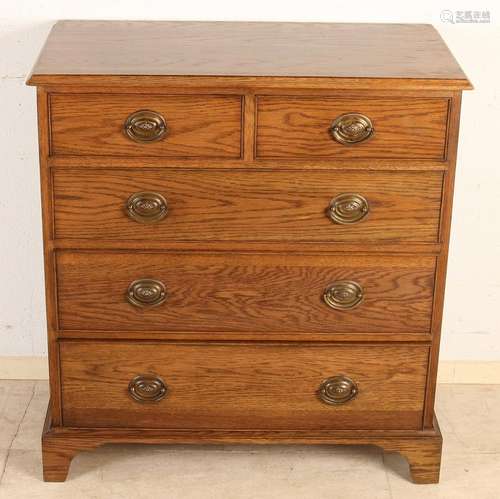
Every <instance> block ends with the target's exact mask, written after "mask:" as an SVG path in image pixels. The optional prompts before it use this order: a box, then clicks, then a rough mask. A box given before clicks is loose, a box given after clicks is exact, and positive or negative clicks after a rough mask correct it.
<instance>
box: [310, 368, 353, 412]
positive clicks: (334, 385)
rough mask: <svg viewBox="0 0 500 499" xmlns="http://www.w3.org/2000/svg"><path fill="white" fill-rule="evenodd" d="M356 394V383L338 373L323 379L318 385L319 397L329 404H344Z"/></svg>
mask: <svg viewBox="0 0 500 499" xmlns="http://www.w3.org/2000/svg"><path fill="white" fill-rule="evenodd" d="M357 394H358V385H357V384H356V383H355V382H354V381H353V380H352V379H350V378H348V377H347V376H343V375H339V376H333V377H331V378H327V379H325V380H324V381H323V382H322V383H321V385H320V386H319V390H318V395H319V398H320V399H321V400H322V401H323V402H324V403H325V404H330V405H337V404H345V403H346V402H349V400H352V399H353V398H354V397H356V395H357Z"/></svg>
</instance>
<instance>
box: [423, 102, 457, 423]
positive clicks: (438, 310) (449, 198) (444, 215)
mask: <svg viewBox="0 0 500 499" xmlns="http://www.w3.org/2000/svg"><path fill="white" fill-rule="evenodd" d="M461 104H462V95H461V93H457V94H456V95H455V96H454V98H453V101H452V107H451V112H450V134H449V137H448V155H449V157H450V160H451V163H450V169H449V171H448V172H446V175H445V178H444V189H443V200H442V210H441V222H440V234H439V237H440V239H441V241H442V243H443V249H442V251H441V253H440V255H439V257H438V260H437V266H436V281H435V289H434V304H433V307H432V309H433V313H432V347H431V355H430V360H429V375H428V377H427V390H426V404H425V414H424V426H425V427H427V428H430V427H431V426H432V425H433V424H434V422H433V412H434V400H435V396H436V378H437V371H438V361H439V347H440V339H441V325H442V319H443V308H444V292H445V287H446V270H447V264H448V252H449V240H450V231H451V215H452V208H453V186H454V182H455V170H456V159H457V148H458V134H459V128H460V109H461Z"/></svg>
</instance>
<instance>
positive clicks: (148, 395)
mask: <svg viewBox="0 0 500 499" xmlns="http://www.w3.org/2000/svg"><path fill="white" fill-rule="evenodd" d="M167 390H168V388H167V385H166V384H165V382H164V381H163V380H162V379H161V378H160V377H159V376H155V375H152V374H139V375H138V376H136V377H135V378H133V379H132V380H131V381H130V383H129V384H128V393H129V395H130V396H131V397H132V398H133V399H134V400H137V402H158V401H159V400H161V399H162V398H164V397H165V395H166V394H167Z"/></svg>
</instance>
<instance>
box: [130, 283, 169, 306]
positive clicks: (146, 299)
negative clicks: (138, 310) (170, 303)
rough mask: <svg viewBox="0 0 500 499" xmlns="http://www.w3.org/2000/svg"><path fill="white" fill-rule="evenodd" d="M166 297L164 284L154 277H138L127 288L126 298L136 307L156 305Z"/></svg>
mask: <svg viewBox="0 0 500 499" xmlns="http://www.w3.org/2000/svg"><path fill="white" fill-rule="evenodd" d="M166 299H167V290H166V288H165V284H163V283H162V282H161V281H156V280H155V279H138V280H137V281H134V282H131V283H130V285H129V287H128V289H127V300H128V301H129V303H131V304H132V305H135V306H136V307H142V308H149V307H156V306H157V305H160V304H161V303H163V302H164V301H165V300H166Z"/></svg>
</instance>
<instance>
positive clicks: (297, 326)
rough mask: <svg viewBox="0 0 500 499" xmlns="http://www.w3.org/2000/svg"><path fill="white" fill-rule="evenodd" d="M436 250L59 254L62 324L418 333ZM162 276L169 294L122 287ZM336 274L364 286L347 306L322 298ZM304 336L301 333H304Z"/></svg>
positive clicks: (426, 320) (426, 318)
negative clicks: (134, 296) (147, 299)
mask: <svg viewBox="0 0 500 499" xmlns="http://www.w3.org/2000/svg"><path fill="white" fill-rule="evenodd" d="M434 267H435V257H433V256H415V257H412V258H401V257H397V256H393V257H389V256H388V257H384V256H380V257H379V256H377V257H375V256H374V257H371V256H360V257H355V256H341V255H338V256H337V255H308V256H305V255H304V256H302V255H290V254H288V255H268V254H251V255H243V254H237V253H232V254H228V253H223V254H212V255H210V254H205V255H202V254H200V255H196V254H176V253H147V252H132V253H127V252H117V251H114V252H70V251H58V252H57V269H58V289H59V321H60V327H61V329H80V330H85V329H88V330H93V329H94V330H95V329H100V330H107V329H109V330H116V329H118V328H119V329H122V330H136V331H137V330H145V331H147V330H169V331H186V330H191V331H218V332H221V331H226V332H231V331H233V332H235V333H237V332H238V331H241V332H254V333H256V332H261V333H262V339H265V337H266V332H272V331H283V330H284V329H286V330H288V331H289V332H302V333H314V332H330V333H332V335H334V333H335V332H348V333H367V332H373V333H375V332H385V333H390V332H393V333H401V332H403V333H404V332H408V333H422V332H428V331H429V329H430V315H431V310H432V309H431V304H432V286H433V282H434ZM142 278H152V279H159V280H160V281H162V282H163V283H164V284H165V285H166V287H167V290H168V293H169V297H168V299H167V301H166V302H165V303H164V304H163V305H161V306H158V307H155V308H152V309H148V310H143V309H138V308H137V307H134V306H133V305H130V304H129V303H128V302H127V301H126V299H125V293H126V290H127V287H128V285H129V284H130V283H131V282H132V281H134V280H136V279H142ZM337 280H353V281H357V282H359V283H360V284H361V286H362V287H363V288H364V291H365V299H364V302H363V303H362V304H361V305H359V306H358V307H357V308H355V309H353V310H345V311H336V310H333V309H331V308H330V307H328V306H327V305H326V304H325V303H324V302H323V300H322V296H323V292H324V290H325V288H326V287H327V286H328V285H330V284H331V283H332V282H334V281H337ZM306 337H307V335H306V336H305V338H306Z"/></svg>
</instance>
